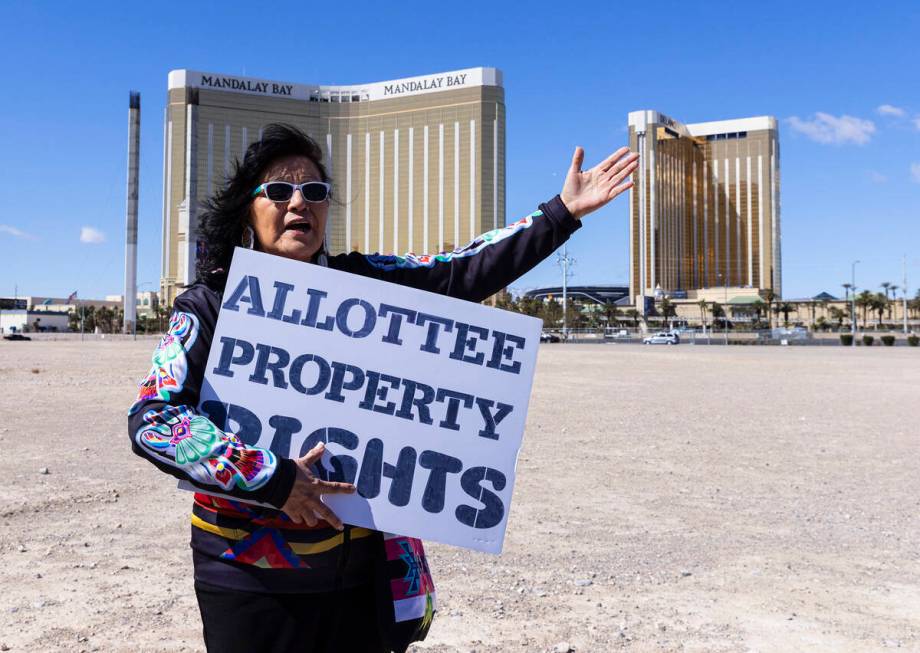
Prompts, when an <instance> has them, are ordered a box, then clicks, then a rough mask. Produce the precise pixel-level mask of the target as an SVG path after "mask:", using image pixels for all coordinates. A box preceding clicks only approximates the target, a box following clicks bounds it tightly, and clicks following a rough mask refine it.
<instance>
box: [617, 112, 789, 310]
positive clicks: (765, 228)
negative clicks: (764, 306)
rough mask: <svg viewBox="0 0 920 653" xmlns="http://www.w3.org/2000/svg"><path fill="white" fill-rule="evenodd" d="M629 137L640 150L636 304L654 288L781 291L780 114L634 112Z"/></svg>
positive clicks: (634, 236)
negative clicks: (683, 116)
mask: <svg viewBox="0 0 920 653" xmlns="http://www.w3.org/2000/svg"><path fill="white" fill-rule="evenodd" d="M629 145H630V149H632V150H633V151H636V152H639V156H640V164H639V170H638V171H637V173H636V176H635V186H634V188H633V190H632V193H631V198H630V222H629V242H630V276H629V287H630V296H631V297H632V299H633V300H634V301H635V303H636V305H637V306H638V307H645V306H646V305H647V302H648V299H647V298H650V297H653V296H655V295H656V291H657V294H659V295H660V294H662V293H663V294H665V295H668V294H671V295H672V296H676V297H682V296H683V297H688V298H691V299H692V298H696V297H706V294H707V293H706V289H715V288H718V289H723V288H724V289H728V288H733V289H735V290H740V289H746V290H745V292H746V293H749V294H753V293H765V292H766V291H768V290H769V291H772V292H773V293H774V294H775V296H776V297H781V296H782V265H781V259H780V254H781V250H780V201H779V181H780V177H779V132H778V130H777V123H776V119H775V118H773V117H769V116H763V117H756V118H741V119H737V120H722V121H717V122H704V123H697V124H686V125H685V124H681V123H679V122H677V121H676V120H673V119H671V118H669V117H667V116H665V115H664V114H661V113H659V112H657V111H634V112H631V113H630V114H629ZM683 293H687V294H686V295H684V294H683ZM736 294H738V293H736ZM742 294H743V293H742ZM719 297H720V299H721V296H719Z"/></svg>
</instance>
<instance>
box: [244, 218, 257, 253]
mask: <svg viewBox="0 0 920 653" xmlns="http://www.w3.org/2000/svg"><path fill="white" fill-rule="evenodd" d="M255 239H256V238H255V233H253V231H252V227H250V226H249V225H248V224H247V225H246V226H245V227H243V237H242V239H241V241H240V244H241V245H242V246H243V247H245V248H246V249H252V248H253V244H254V242H255Z"/></svg>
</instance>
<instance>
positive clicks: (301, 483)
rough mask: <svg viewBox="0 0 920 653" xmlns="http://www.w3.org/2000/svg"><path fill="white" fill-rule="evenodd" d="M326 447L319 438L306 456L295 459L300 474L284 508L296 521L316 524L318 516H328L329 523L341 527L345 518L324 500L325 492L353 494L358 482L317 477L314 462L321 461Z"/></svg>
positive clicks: (324, 517)
mask: <svg viewBox="0 0 920 653" xmlns="http://www.w3.org/2000/svg"><path fill="white" fill-rule="evenodd" d="M325 451H326V447H325V445H324V444H323V443H322V442H320V443H319V444H318V445H316V446H315V447H313V448H312V449H310V451H308V452H307V454H306V455H305V456H303V457H302V458H298V459H296V460H295V461H294V462H295V463H296V464H297V478H296V480H295V481H294V487H292V488H291V494H290V495H289V496H288V499H287V501H286V502H285V503H284V506H283V507H282V508H281V509H282V510H283V511H284V512H285V514H286V515H287V516H288V517H290V518H291V520H292V521H294V522H295V523H297V524H303V523H305V524H306V525H307V526H316V522H317V519H325V520H326V521H327V522H329V525H330V526H332V527H333V528H337V529H338V530H342V520H341V519H339V518H338V517H337V516H336V514H335V513H334V512H332V510H331V509H330V508H329V507H328V506H327V505H326V504H324V503H323V502H322V501H320V496H321V495H323V494H353V493H354V491H355V486H354V485H352V484H351V483H334V482H331V481H323V480H321V479H319V478H317V477H316V476H315V475H314V474H313V472H312V470H311V469H310V467H311V466H313V465H315V464H316V463H317V462H319V459H320V458H322V456H323V453H325Z"/></svg>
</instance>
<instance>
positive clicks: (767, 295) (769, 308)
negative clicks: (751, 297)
mask: <svg viewBox="0 0 920 653" xmlns="http://www.w3.org/2000/svg"><path fill="white" fill-rule="evenodd" d="M764 299H765V300H767V320H768V321H769V322H770V328H771V329H772V328H773V318H772V317H770V313H771V312H772V311H773V302H774V301H775V300H776V293H774V292H773V289H772V288H768V289H767V291H766V292H765V293H764Z"/></svg>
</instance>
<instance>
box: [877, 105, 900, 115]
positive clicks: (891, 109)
mask: <svg viewBox="0 0 920 653" xmlns="http://www.w3.org/2000/svg"><path fill="white" fill-rule="evenodd" d="M876 111H878V113H879V115H880V116H893V117H895V118H903V117H904V115H905V114H906V113H907V112H906V111H904V109H902V108H901V107H895V106H892V105H890V104H883V105H881V106H880V107H879V108H878V109H876Z"/></svg>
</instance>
